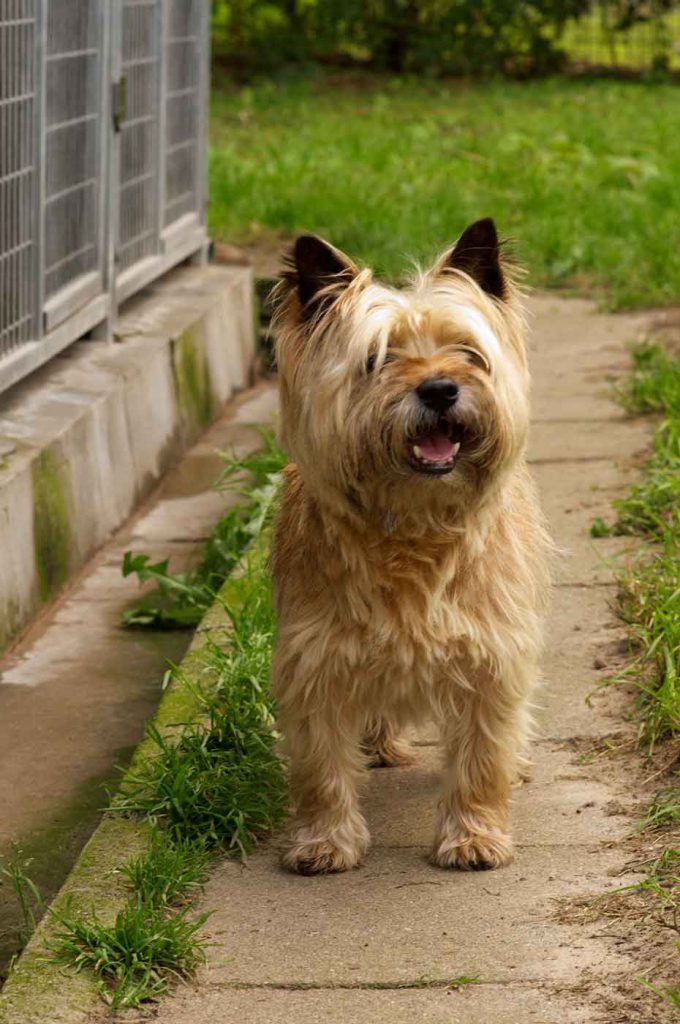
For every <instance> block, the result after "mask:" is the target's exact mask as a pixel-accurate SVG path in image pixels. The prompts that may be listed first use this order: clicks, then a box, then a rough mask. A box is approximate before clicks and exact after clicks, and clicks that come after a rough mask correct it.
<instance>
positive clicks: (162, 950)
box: [52, 900, 207, 1010]
mask: <svg viewBox="0 0 680 1024" xmlns="http://www.w3.org/2000/svg"><path fill="white" fill-rule="evenodd" d="M53 917H54V919H55V921H56V923H57V930H56V933H55V936H54V939H53V941H52V951H53V956H54V958H55V959H56V960H57V961H58V962H60V963H63V964H66V965H68V966H70V967H72V968H73V969H74V970H75V971H76V972H78V971H81V970H83V969H84V968H90V969H91V970H93V971H94V972H95V974H96V975H97V977H98V979H99V981H100V983H101V986H102V994H103V995H104V997H105V999H106V1001H107V1002H109V1003H110V1004H111V1006H112V1008H113V1009H116V1010H118V1009H123V1008H124V1007H131V1006H138V1005H139V1003H141V1002H145V1001H149V1000H153V999H157V998H158V997H159V996H160V995H162V994H163V993H164V992H165V991H166V990H167V987H168V983H169V980H170V978H171V977H177V978H184V979H186V978H190V977H192V976H193V974H194V973H195V971H196V968H197V967H198V966H200V964H201V963H202V962H203V961H204V959H205V953H204V943H203V942H201V941H200V940H199V939H198V937H197V932H198V931H199V930H200V928H201V927H202V926H203V924H204V923H205V921H206V918H207V915H205V914H203V915H201V916H200V917H196V918H193V919H190V918H189V917H188V916H187V912H186V911H185V910H180V911H178V912H176V913H173V914H163V913H160V912H159V911H158V909H157V908H155V907H153V906H151V905H149V904H145V903H138V902H137V901H136V900H135V901H132V902H130V903H128V904H126V905H125V906H124V907H123V908H122V910H120V911H119V912H118V913H117V914H116V917H115V920H114V922H113V924H111V925H107V924H105V923H104V922H102V921H101V920H100V919H99V917H97V915H96V914H93V915H92V916H91V917H89V918H85V917H79V916H77V915H76V914H74V913H73V912H71V911H67V912H65V913H56V912H53Z"/></svg>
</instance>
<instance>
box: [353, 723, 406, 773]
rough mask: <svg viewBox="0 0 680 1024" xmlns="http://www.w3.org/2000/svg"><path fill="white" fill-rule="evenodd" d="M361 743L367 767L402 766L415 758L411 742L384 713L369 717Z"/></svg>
mask: <svg viewBox="0 0 680 1024" xmlns="http://www.w3.org/2000/svg"><path fill="white" fill-rule="evenodd" d="M361 745H362V748H363V750H364V753H365V754H366V757H367V761H368V766H369V768H404V767H406V766H407V765H409V764H413V761H414V760H415V759H414V757H413V751H412V749H411V744H410V743H409V742H408V740H406V739H405V738H404V737H403V736H401V735H400V730H399V728H398V726H397V725H395V723H394V722H393V721H392V720H391V719H390V718H388V717H387V716H386V715H376V716H374V717H372V718H371V719H369V721H368V723H367V725H366V729H365V731H364V737H363V740H362V744H361Z"/></svg>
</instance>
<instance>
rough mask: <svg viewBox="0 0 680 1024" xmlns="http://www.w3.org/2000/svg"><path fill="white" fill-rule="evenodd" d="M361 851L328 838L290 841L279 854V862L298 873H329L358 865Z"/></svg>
mask: <svg viewBox="0 0 680 1024" xmlns="http://www.w3.org/2000/svg"><path fill="white" fill-rule="evenodd" d="M362 852H363V851H361V850H359V849H356V850H352V849H349V848H347V847H341V846H338V845H336V844H335V843H333V842H331V841H330V840H328V839H319V840H317V841H316V842H313V841H309V840H307V841H305V842H295V841H292V842H291V843H290V845H289V846H288V847H287V848H286V849H285V850H284V851H283V853H282V855H281V864H282V865H283V867H284V868H286V870H288V871H294V872H296V874H298V875H330V874H334V873H336V872H338V871H349V870H350V869H351V868H356V867H359V864H360V863H361V857H362Z"/></svg>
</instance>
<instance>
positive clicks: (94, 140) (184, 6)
mask: <svg viewBox="0 0 680 1024" xmlns="http://www.w3.org/2000/svg"><path fill="white" fill-rule="evenodd" d="M209 18H210V0H0V391H1V390H3V389H5V388H7V387H9V386H10V385H11V384H13V383H15V382H16V381H17V380H19V379H21V378H22V377H23V376H25V375H26V374H27V373H29V372H30V371H31V370H32V369H34V368H35V367H37V366H39V365H40V364H41V363H44V362H45V361H46V360H47V359H49V358H50V357H51V356H52V355H54V354H55V353H57V352H59V351H60V350H61V349H63V348H64V347H65V346H66V345H68V344H70V343H71V342H72V341H74V340H75V339H76V338H78V337H81V336H82V335H83V334H85V333H87V332H88V331H92V330H93V329H95V328H97V329H98V330H99V331H100V332H101V333H106V332H108V331H110V328H111V322H112V319H113V318H114V316H115V312H116V309H117V306H118V304H119V303H120V302H122V301H123V300H124V299H126V298H127V297H129V296H130V295H132V294H134V292H136V291H138V290H139V289H140V288H142V287H144V286H145V285H146V284H148V283H149V282H150V281H151V280H153V279H154V278H156V277H158V276H159V275H160V274H162V273H164V272H165V271H166V270H168V269H169V268H170V267H172V266H174V265H175V264H177V263H179V262H181V261H182V260H184V259H186V258H187V257H189V256H192V255H194V254H196V253H203V252H205V247H206V234H205V217H204V211H205V201H206V187H205V177H206V167H205V150H206V125H207V99H208V74H209Z"/></svg>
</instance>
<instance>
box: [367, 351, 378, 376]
mask: <svg viewBox="0 0 680 1024" xmlns="http://www.w3.org/2000/svg"><path fill="white" fill-rule="evenodd" d="M375 361H376V355H375V352H374V353H373V355H370V356H369V357H368V359H367V360H366V373H372V372H373V370H374V369H375Z"/></svg>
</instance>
